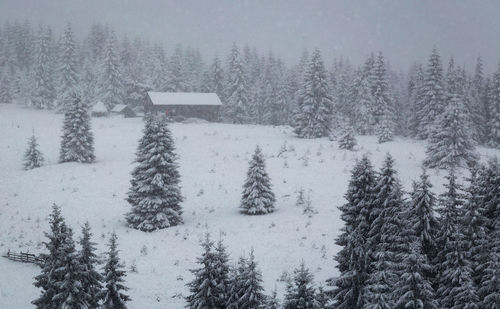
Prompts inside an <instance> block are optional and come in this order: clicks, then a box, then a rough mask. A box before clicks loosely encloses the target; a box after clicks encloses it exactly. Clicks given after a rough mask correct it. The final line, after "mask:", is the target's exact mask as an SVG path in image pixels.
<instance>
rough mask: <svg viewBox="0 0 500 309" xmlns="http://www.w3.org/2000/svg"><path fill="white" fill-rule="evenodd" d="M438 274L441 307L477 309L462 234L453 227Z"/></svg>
mask: <svg viewBox="0 0 500 309" xmlns="http://www.w3.org/2000/svg"><path fill="white" fill-rule="evenodd" d="M442 250H443V251H444V252H445V260H444V262H443V264H441V265H440V267H441V270H442V272H441V274H440V276H439V287H438V289H437V294H436V295H437V300H438V302H439V305H440V307H441V308H471V309H478V308H479V307H478V304H479V298H478V296H477V288H476V286H475V285H474V281H473V278H472V274H473V269H472V263H471V261H470V254H469V253H468V252H467V245H466V243H465V239H464V235H463V233H462V232H461V230H460V229H459V228H457V229H455V233H454V235H451V237H450V240H449V241H448V243H447V245H446V247H445V248H442Z"/></svg>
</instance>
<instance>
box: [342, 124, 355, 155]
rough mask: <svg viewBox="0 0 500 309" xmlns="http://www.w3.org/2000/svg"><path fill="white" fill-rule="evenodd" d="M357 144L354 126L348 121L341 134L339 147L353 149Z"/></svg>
mask: <svg viewBox="0 0 500 309" xmlns="http://www.w3.org/2000/svg"><path fill="white" fill-rule="evenodd" d="M354 146H356V137H355V136H354V129H353V127H352V126H351V125H350V124H348V123H346V124H345V125H344V126H343V128H342V130H341V132H340V136H339V148H340V149H345V150H353V149H354Z"/></svg>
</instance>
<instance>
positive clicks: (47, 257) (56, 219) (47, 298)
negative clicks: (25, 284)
mask: <svg viewBox="0 0 500 309" xmlns="http://www.w3.org/2000/svg"><path fill="white" fill-rule="evenodd" d="M49 225H50V232H49V233H47V232H46V233H45V237H47V238H48V241H47V242H44V243H43V244H44V246H45V248H46V249H47V251H48V253H45V254H42V255H41V258H42V260H43V265H42V272H41V274H40V275H38V276H36V277H35V282H34V285H35V287H37V288H40V289H42V291H41V295H40V296H39V297H38V298H37V299H35V300H33V301H32V302H31V303H32V304H33V305H35V307H36V308H38V309H46V308H57V307H56V302H55V301H54V300H53V298H54V296H55V295H56V294H57V293H58V292H59V289H58V286H57V285H56V284H55V283H56V282H57V280H59V279H61V278H58V277H56V274H57V273H56V272H55V270H56V269H57V268H58V267H60V266H61V262H62V258H63V257H62V256H61V248H62V246H63V244H64V241H65V237H66V234H65V230H66V225H65V223H64V218H63V217H62V215H61V209H60V208H59V206H57V205H56V204H54V205H53V206H52V213H51V214H50V216H49Z"/></svg>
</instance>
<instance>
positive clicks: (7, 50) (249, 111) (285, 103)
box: [0, 21, 500, 147]
mask: <svg viewBox="0 0 500 309" xmlns="http://www.w3.org/2000/svg"><path fill="white" fill-rule="evenodd" d="M167 50H168V51H167ZM328 56H330V55H328ZM329 58H330V57H329ZM446 62H447V63H445V61H444V60H443V59H442V58H441V57H440V55H439V51H438V50H437V49H434V50H432V51H430V55H429V57H428V61H427V62H426V63H415V64H413V65H412V66H411V67H410V68H409V69H408V70H405V71H400V70H394V69H392V68H391V67H390V65H389V60H388V59H386V58H385V57H384V55H383V54H382V53H381V52H379V53H372V54H370V55H369V56H368V58H367V59H366V61H365V62H364V63H362V64H361V65H355V64H353V63H351V62H350V61H349V60H348V59H347V58H337V59H335V60H334V61H333V63H331V64H330V65H325V63H324V61H323V60H322V55H321V53H320V51H319V50H315V49H313V47H311V49H310V50H309V51H308V50H305V51H304V52H303V55H302V57H301V58H300V59H298V61H297V62H296V63H291V64H289V63H285V62H284V61H283V60H282V58H281V57H280V56H279V55H276V54H273V53H272V52H270V51H269V52H262V51H259V50H257V49H256V48H252V47H250V46H248V45H247V46H244V47H242V46H238V45H236V44H234V45H233V47H232V48H231V50H229V51H227V54H223V55H218V56H215V57H214V58H213V59H209V60H208V61H207V60H206V59H203V57H202V55H201V53H200V51H199V50H198V49H197V48H193V47H189V46H187V47H183V46H181V45H175V44H172V45H171V46H169V48H168V49H166V48H164V46H163V45H162V44H159V43H157V42H150V41H148V40H146V39H144V38H141V37H133V38H131V37H128V36H126V35H124V36H122V37H120V38H118V36H117V35H116V33H115V30H114V29H113V28H112V27H110V26H108V25H103V24H99V23H95V24H93V25H91V26H90V29H89V30H88V31H87V33H86V34H85V35H84V36H83V37H82V39H77V38H76V37H75V34H74V32H73V30H72V28H71V25H70V24H68V25H67V26H66V27H65V29H64V31H63V32H62V33H55V32H54V31H53V30H52V28H51V27H50V26H48V25H38V26H37V27H35V26H33V25H31V24H30V23H29V22H19V21H14V22H6V23H5V24H4V25H3V26H2V27H0V102H3V103H10V102H17V103H20V104H26V105H29V106H32V107H34V108H44V109H45V108H46V109H61V108H62V107H64V105H65V102H66V101H67V99H66V98H67V97H68V94H69V93H71V90H72V89H73V88H75V87H76V88H78V89H79V91H81V92H82V98H83V100H85V101H86V102H87V103H89V104H93V103H95V102H97V101H102V102H104V103H105V105H106V106H107V107H108V109H111V108H112V107H113V106H114V105H116V104H127V105H129V106H131V107H140V106H142V104H143V102H144V99H145V96H146V92H147V91H149V90H154V91H172V92H215V93H217V94H218V95H219V97H220V98H221V100H222V102H223V103H224V110H223V115H222V116H223V117H222V119H223V120H224V121H227V122H232V123H256V124H268V125H282V124H290V125H293V126H294V128H295V131H296V132H297V134H298V135H299V136H302V137H308V138H311V137H321V136H327V135H331V134H332V132H336V131H337V129H340V128H342V127H345V126H352V127H353V129H354V130H355V132H356V133H357V134H369V135H370V134H377V135H378V136H379V141H381V142H384V141H388V140H391V139H392V136H393V135H403V136H409V137H412V138H417V139H427V138H429V137H430V136H431V135H433V134H432V132H433V130H435V128H436V127H437V126H439V121H441V118H443V117H444V116H443V115H444V114H445V112H446V110H447V108H448V107H449V106H453V108H454V109H455V110H456V112H457V113H458V114H459V115H460V117H461V118H460V120H461V122H462V123H461V125H462V127H463V129H464V130H465V131H466V132H467V133H468V135H470V138H471V140H472V141H473V142H474V143H476V144H482V145H489V146H492V147H499V146H500V65H499V68H498V69H497V70H496V72H495V73H494V74H493V75H491V76H489V75H487V74H485V73H484V71H483V63H482V60H481V58H480V57H478V59H477V65H476V67H475V69H474V71H473V72H470V71H468V70H466V69H465V68H464V67H462V66H460V65H457V64H456V63H455V61H454V59H453V58H451V59H450V60H449V61H448V60H447V61H446Z"/></svg>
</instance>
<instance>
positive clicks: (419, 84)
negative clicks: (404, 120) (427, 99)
mask: <svg viewBox="0 0 500 309" xmlns="http://www.w3.org/2000/svg"><path fill="white" fill-rule="evenodd" d="M410 70H411V71H410V80H409V82H408V96H409V101H410V107H409V113H408V134H409V136H410V137H412V138H417V137H419V133H420V132H421V131H422V130H423V129H424V128H423V127H421V125H420V122H421V119H420V117H422V116H423V115H422V113H421V112H420V109H421V105H420V103H421V102H422V97H423V92H424V89H423V84H424V69H423V66H422V65H421V64H415V65H414V66H412V68H411V69H410Z"/></svg>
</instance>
